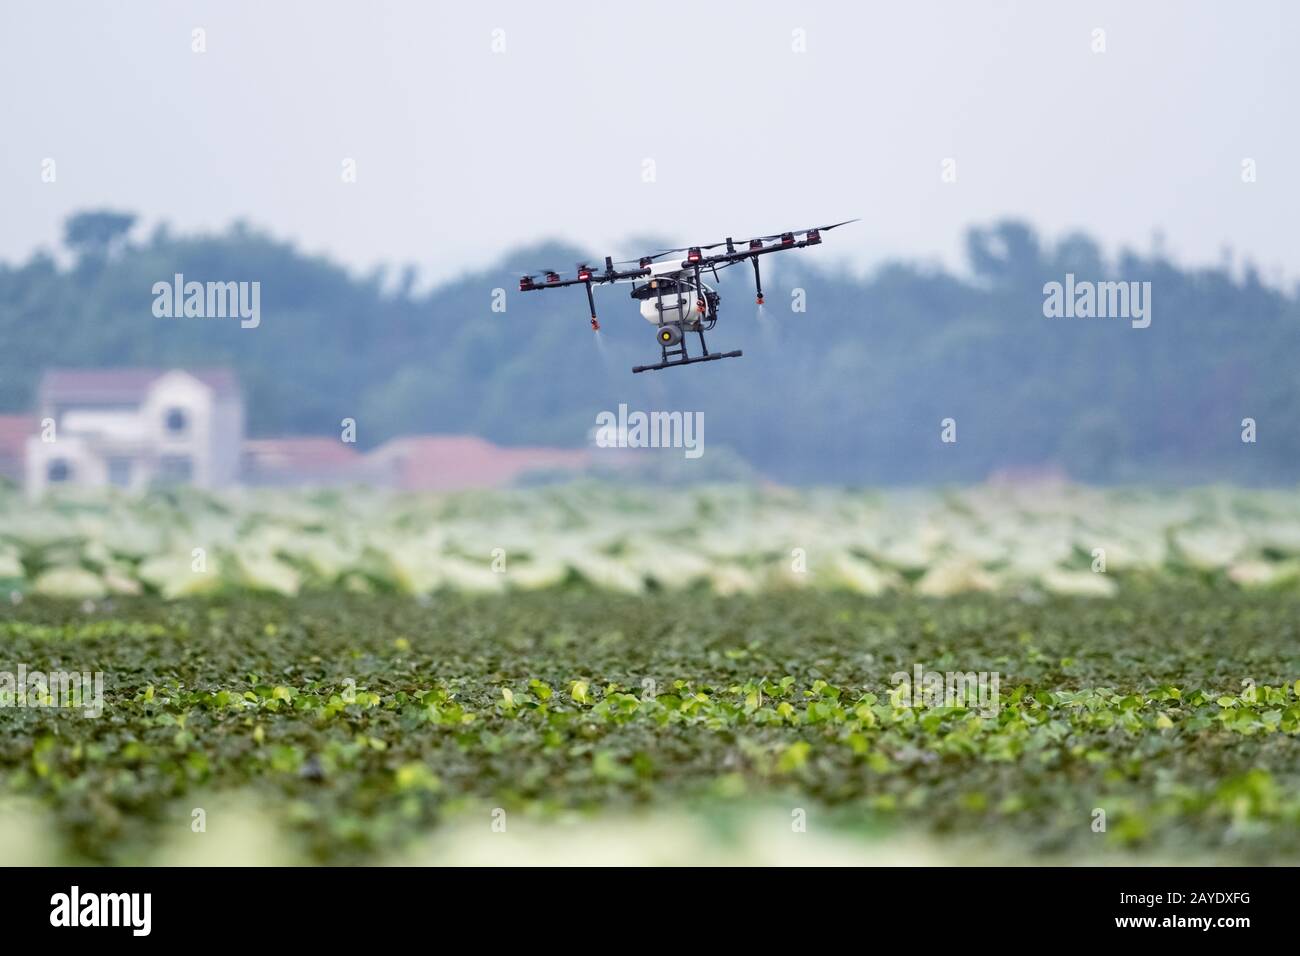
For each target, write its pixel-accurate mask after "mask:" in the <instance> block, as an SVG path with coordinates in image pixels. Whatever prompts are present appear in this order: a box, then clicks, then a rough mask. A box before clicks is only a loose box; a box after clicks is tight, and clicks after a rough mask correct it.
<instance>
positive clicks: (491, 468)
mask: <svg viewBox="0 0 1300 956" xmlns="http://www.w3.org/2000/svg"><path fill="white" fill-rule="evenodd" d="M590 464H591V457H590V454H589V453H588V452H587V451H585V450H582V449H579V450H576V451H573V450H569V449H563V448H502V447H501V446H499V445H494V444H492V443H491V442H489V441H486V440H484V439H482V438H477V437H475V436H473V435H414V436H407V437H403V438H394V439H392V440H391V441H388V442H385V443H384V444H383V445H380V446H379V447H378V448H376V449H375V450H374V451H372V452H371V453H370V454H368V455H367V456H366V461H365V472H366V475H367V480H368V481H369V483H371V484H376V485H381V486H383V487H387V488H399V489H403V490H407V491H455V490H457V489H461V488H499V487H503V486H505V485H510V484H514V483H516V482H517V481H519V480H520V479H521V478H524V477H525V476H542V475H552V474H571V473H573V472H578V471H584V470H586V469H587V467H588V466H589V465H590Z"/></svg>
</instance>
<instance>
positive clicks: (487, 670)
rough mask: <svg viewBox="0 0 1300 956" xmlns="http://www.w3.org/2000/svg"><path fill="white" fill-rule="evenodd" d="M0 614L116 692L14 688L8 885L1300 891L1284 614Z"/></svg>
mask: <svg viewBox="0 0 1300 956" xmlns="http://www.w3.org/2000/svg"><path fill="white" fill-rule="evenodd" d="M25 557H29V556H25ZM91 573H93V572H91ZM0 608H2V610H0V648H3V655H4V660H3V662H0V670H4V671H6V672H9V673H12V672H14V671H15V670H16V668H18V667H19V666H20V665H23V666H25V667H26V668H27V670H28V677H29V678H30V677H31V672H34V671H41V672H44V673H46V674H51V673H53V672H56V671H61V672H79V673H80V672H84V673H95V672H98V673H101V674H102V680H103V685H102V711H101V712H100V713H99V714H98V716H88V715H87V713H86V712H85V711H84V708H82V709H78V708H76V707H72V706H62V707H60V706H50V705H52V704H57V701H56V700H55V696H56V694H55V690H56V689H55V688H54V687H50V688H49V692H48V694H47V695H45V696H44V697H41V696H40V695H37V698H31V699H28V700H25V701H19V700H18V699H17V697H16V696H15V692H14V690H13V688H12V686H10V687H9V688H8V689H6V688H5V687H2V686H0V703H2V704H4V705H5V706H3V707H0V847H2V848H3V849H0V854H3V855H5V856H6V857H7V858H8V860H7V861H8V862H93V863H151V862H213V861H217V862H226V861H228V862H236V861H240V862H242V861H249V860H251V861H254V862H302V863H313V862H316V863H320V862H327V863H357V862H412V861H414V862H444V863H445V862H473V861H483V860H489V859H491V860H524V861H527V860H530V859H537V860H538V861H545V862H565V861H573V860H576V859H578V858H580V857H581V856H582V855H583V854H587V855H588V856H590V854H591V853H593V852H594V853H598V854H603V856H601V858H602V859H605V860H608V861H610V862H644V861H645V860H653V861H655V862H674V861H677V862H691V861H698V860H699V859H701V858H705V859H708V860H710V861H713V862H725V861H728V860H744V861H754V860H758V861H763V862H781V861H791V860H802V861H807V860H809V859H814V858H815V859H817V860H823V861H824V860H839V859H846V858H847V859H852V860H855V861H858V862H873V861H877V862H929V863H934V862H1005V863H1016V862H1032V861H1047V862H1060V863H1091V862H1106V861H1111V862H1117V861H1127V862H1146V861H1175V862H1184V861H1185V862H1206V861H1210V862H1228V863H1231V862H1268V863H1283V862H1289V863H1295V862H1298V861H1300V760H1298V759H1297V752H1298V751H1297V746H1298V741H1297V734H1298V733H1300V700H1298V699H1297V695H1298V694H1300V640H1298V638H1300V635H1298V634H1297V629H1298V628H1300V595H1298V594H1297V593H1296V592H1295V591H1293V590H1290V589H1285V588H1270V589H1267V590H1263V591H1250V590H1245V589H1243V588H1241V587H1239V586H1237V585H1235V584H1233V583H1232V582H1230V581H1227V580H1226V579H1225V580H1207V579H1205V578H1203V577H1201V578H1195V579H1190V580H1184V579H1169V580H1158V581H1154V582H1153V581H1150V580H1146V579H1144V581H1143V583H1142V584H1141V585H1140V586H1136V585H1135V586H1132V587H1127V586H1126V587H1121V588H1120V589H1119V591H1118V593H1117V594H1115V595H1113V596H1110V597H1085V596H1075V595H1061V594H1053V593H1043V592H1041V591H1025V592H1023V593H1018V594H1014V595H1012V594H987V593H970V594H960V595H956V596H952V597H947V598H933V597H927V596H924V595H919V594H916V593H912V592H911V591H905V590H890V591H887V592H885V593H883V594H881V595H876V596H869V595H864V594H860V593H855V592H853V591H851V590H846V589H841V590H822V589H817V588H803V589H772V590H764V591H761V592H759V593H754V594H730V595H727V594H718V593H716V592H715V591H714V590H712V589H709V588H707V587H703V586H697V587H692V588H682V589H677V590H662V591H655V590H651V591H649V592H647V593H632V594H628V593H617V592H613V591H610V590H605V589H600V588H596V587H593V586H591V585H590V583H588V582H581V581H578V582H569V583H567V584H560V585H555V586H550V587H547V588H542V589H530V590H506V591H504V592H502V593H500V594H467V593H460V592H455V591H452V590H449V589H446V588H443V589H439V590H438V591H436V592H434V593H433V594H431V595H429V596H418V595H417V596H412V595H408V594H402V593H398V592H395V591H394V592H382V593H352V592H348V591H346V590H344V589H343V588H334V589H322V590H306V591H304V592H303V593H302V594H300V595H299V596H297V597H294V598H289V597H285V596H283V595H275V594H255V593H251V592H243V593H225V592H223V593H219V594H215V595H211V596H204V597H184V598H174V599H167V598H164V597H162V596H160V595H156V594H145V595H138V596H132V595H111V596H108V597H100V598H95V599H85V598H82V599H67V598H63V599H58V598H50V597H44V596H41V595H39V594H28V595H27V596H26V597H24V598H22V599H21V600H18V599H17V598H15V599H14V601H13V602H10V601H5V602H4V603H3V605H0ZM918 667H919V668H922V669H923V670H924V671H925V672H953V671H956V672H969V673H970V674H971V676H972V677H974V676H975V675H977V674H981V675H982V674H995V675H997V679H998V683H997V686H996V695H995V696H994V697H991V698H989V699H982V700H980V701H973V700H969V699H967V700H961V701H957V702H955V703H951V705H949V704H950V702H949V701H947V700H946V699H945V700H935V701H928V702H927V701H924V700H918V698H917V696H916V694H913V693H912V691H913V690H914V688H912V687H911V686H910V685H911V684H912V683H913V682H914V677H913V675H915V674H917V673H918V670H917V669H918ZM915 689H916V690H919V689H920V688H919V686H918V688H915ZM5 695H8V696H5ZM83 703H84V701H83ZM593 847H594V848H596V849H593Z"/></svg>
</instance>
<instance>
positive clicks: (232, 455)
mask: <svg viewBox="0 0 1300 956" xmlns="http://www.w3.org/2000/svg"><path fill="white" fill-rule="evenodd" d="M36 406H37V407H36V413H35V414H34V415H6V416H0V475H8V476H10V477H12V478H13V479H14V480H16V481H23V480H24V479H25V483H26V486H27V490H28V492H29V493H30V494H32V495H40V494H41V493H43V492H44V491H45V490H46V489H48V488H49V487H50V486H52V485H60V484H69V485H79V486H88V487H106V486H112V487H118V488H123V489H126V490H130V491H144V490H146V489H149V488H155V487H159V486H168V485H180V484H185V485H194V486H196V487H199V488H207V489H218V488H224V487H228V486H230V485H234V484H238V483H244V484H250V485H270V486H282V487H293V486H316V487H319V486H329V485H350V484H360V485H372V486H376V487H381V488H396V489H401V490H408V491H454V490H458V489H462V488H499V487H504V486H507V485H511V484H514V483H516V482H518V481H519V480H520V479H522V478H525V477H531V476H537V475H550V474H560V473H564V474H571V473H574V472H578V471H584V470H586V469H587V468H588V466H589V465H590V464H591V457H590V453H589V452H588V451H586V450H576V451H571V450H566V449H559V448H503V447H501V446H498V445H494V444H492V443H491V442H489V441H486V440H484V439H482V438H477V437H474V436H472V435H409V436H405V437H401V438H394V439H392V440H391V441H389V442H387V443H385V444H383V445H381V446H379V447H378V448H376V449H374V450H373V451H371V452H369V453H368V454H363V453H362V452H359V451H358V450H357V449H356V446H355V445H352V444H349V443H346V442H344V441H342V440H341V439H340V438H338V437H332V436H331V437H313V436H289V437H284V438H258V439H250V440H247V441H245V440H244V404H243V398H242V396H241V394H240V390H239V384H238V382H237V381H236V379H235V376H234V373H233V372H231V371H230V370H228V369H207V370H202V369H191V370H185V369H172V370H165V369H140V368H127V369H85V370H81V369H51V370H49V371H47V372H46V373H45V374H44V376H42V378H41V382H40V386H39V389H38V391H37V398H36ZM50 436H53V440H52V441H51V440H47V439H48V438H49V437H50Z"/></svg>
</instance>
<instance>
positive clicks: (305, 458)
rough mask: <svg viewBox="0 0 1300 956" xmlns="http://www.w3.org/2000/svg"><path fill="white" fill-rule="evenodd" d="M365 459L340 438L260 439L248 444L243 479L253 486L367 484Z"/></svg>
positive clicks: (245, 447)
mask: <svg viewBox="0 0 1300 956" xmlns="http://www.w3.org/2000/svg"><path fill="white" fill-rule="evenodd" d="M364 463H365V457H364V456H363V455H362V454H361V453H360V452H358V451H357V450H356V446H355V445H350V444H346V443H344V442H342V441H340V440H339V439H338V438H312V437H303V438H258V439H251V440H249V441H246V442H244V458H243V467H242V476H243V480H244V481H245V482H246V483H248V484H250V485H316V486H321V485H341V484H352V483H358V482H363V481H364V480H365V474H364V467H363V466H364Z"/></svg>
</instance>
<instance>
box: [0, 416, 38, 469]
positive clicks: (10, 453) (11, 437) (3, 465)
mask: <svg viewBox="0 0 1300 956" xmlns="http://www.w3.org/2000/svg"><path fill="white" fill-rule="evenodd" d="M36 430H37V421H36V418H35V417H34V416H31V415H0V475H7V476H9V477H10V478H14V479H17V480H21V478H22V477H23V462H25V461H26V460H27V439H28V438H29V437H30V436H32V435H35V434H36Z"/></svg>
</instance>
